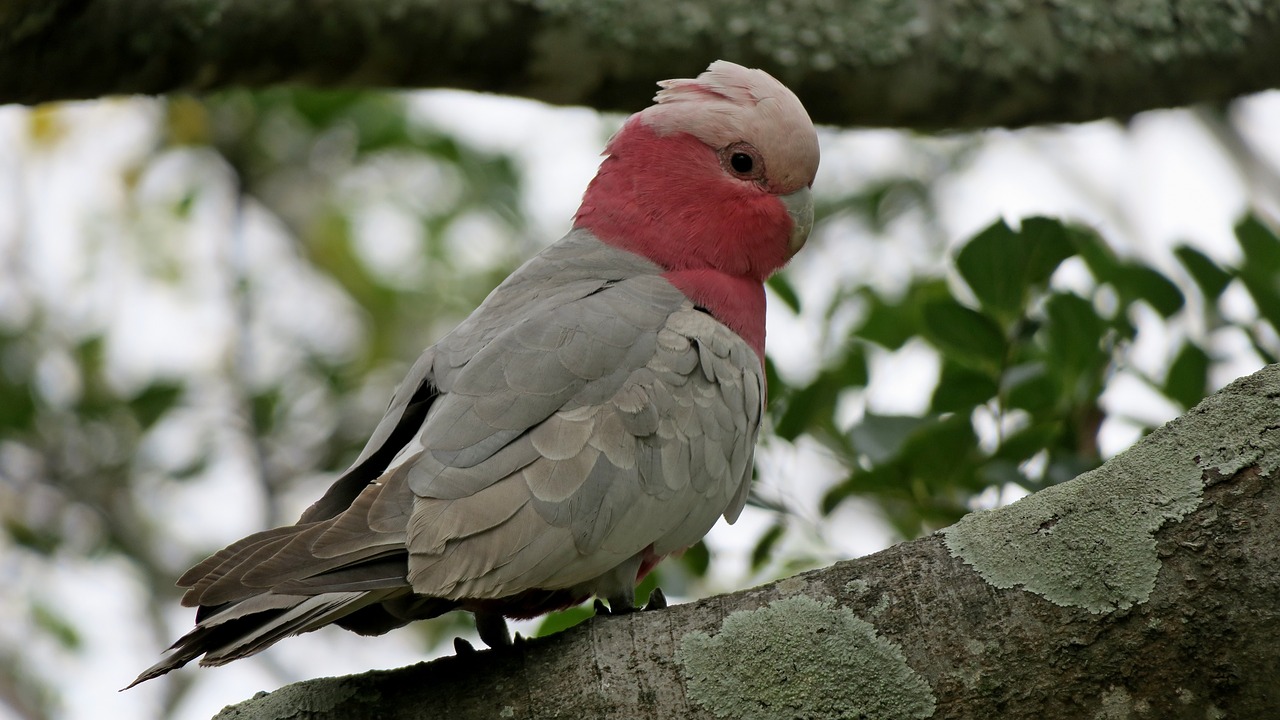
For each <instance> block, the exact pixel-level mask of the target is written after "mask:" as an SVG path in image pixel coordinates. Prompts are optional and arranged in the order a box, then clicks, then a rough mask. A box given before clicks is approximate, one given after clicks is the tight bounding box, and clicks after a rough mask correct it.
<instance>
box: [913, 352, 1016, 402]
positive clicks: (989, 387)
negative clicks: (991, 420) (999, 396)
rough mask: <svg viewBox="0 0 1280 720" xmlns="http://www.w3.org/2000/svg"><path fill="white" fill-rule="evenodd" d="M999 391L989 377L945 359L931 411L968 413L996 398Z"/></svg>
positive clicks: (934, 392)
mask: <svg viewBox="0 0 1280 720" xmlns="http://www.w3.org/2000/svg"><path fill="white" fill-rule="evenodd" d="M998 390H999V387H998V386H997V385H996V382H995V380H992V379H991V377H990V376H989V375H987V374H985V373H980V372H977V371H976V370H970V369H969V368H967V367H965V366H964V365H961V364H959V363H956V362H952V361H951V360H948V359H946V358H944V359H943V361H942V371H941V372H940V373H939V376H938V386H937V387H936V388H934V389H933V399H932V400H931V401H930V404H929V409H930V410H931V411H932V412H935V413H943V412H967V411H969V410H971V409H972V408H974V407H976V406H978V405H982V404H983V403H986V402H987V401H988V400H990V399H991V398H993V397H995V396H996V393H997V391H998Z"/></svg>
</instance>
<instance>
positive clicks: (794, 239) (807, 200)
mask: <svg viewBox="0 0 1280 720" xmlns="http://www.w3.org/2000/svg"><path fill="white" fill-rule="evenodd" d="M778 199H779V200H781V201H782V204H783V205H785V206H786V208H787V213H788V214H789V215H791V239H790V240H788V241H787V248H788V250H789V251H790V252H789V253H788V254H787V257H791V256H792V255H795V254H796V253H798V252H800V248H802V247H804V242H805V241H806V240H808V239H809V231H810V230H812V229H813V196H812V195H811V194H810V193H809V188H807V187H802V188H800V189H799V190H796V191H795V192H793V193H789V194H787V195H779V196H778Z"/></svg>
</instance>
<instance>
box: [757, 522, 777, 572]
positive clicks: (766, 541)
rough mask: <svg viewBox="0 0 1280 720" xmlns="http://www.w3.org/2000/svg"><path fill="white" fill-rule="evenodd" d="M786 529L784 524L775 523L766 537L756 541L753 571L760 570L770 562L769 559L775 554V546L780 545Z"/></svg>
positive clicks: (765, 534) (767, 531)
mask: <svg viewBox="0 0 1280 720" xmlns="http://www.w3.org/2000/svg"><path fill="white" fill-rule="evenodd" d="M785 530H786V528H785V527H784V526H783V525H782V523H774V524H773V525H772V526H770V527H769V529H768V530H765V531H764V535H761V536H760V539H759V540H757V541H756V546H755V547H754V548H752V550H751V569H752V570H759V569H760V568H762V567H764V564H765V563H767V562H769V557H770V556H771V555H772V553H773V546H774V545H777V544H778V541H779V540H781V539H782V534H783V532H784V531H785Z"/></svg>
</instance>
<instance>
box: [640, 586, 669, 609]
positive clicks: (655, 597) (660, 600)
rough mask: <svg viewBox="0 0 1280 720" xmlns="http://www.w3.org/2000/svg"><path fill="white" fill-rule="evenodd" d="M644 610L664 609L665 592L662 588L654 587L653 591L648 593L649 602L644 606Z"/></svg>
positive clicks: (665, 606) (665, 601)
mask: <svg viewBox="0 0 1280 720" xmlns="http://www.w3.org/2000/svg"><path fill="white" fill-rule="evenodd" d="M644 609H645V610H666V609H667V594H666V593H664V592H662V588H660V587H656V588H654V589H653V592H651V593H649V603H648V604H647V605H645V606H644Z"/></svg>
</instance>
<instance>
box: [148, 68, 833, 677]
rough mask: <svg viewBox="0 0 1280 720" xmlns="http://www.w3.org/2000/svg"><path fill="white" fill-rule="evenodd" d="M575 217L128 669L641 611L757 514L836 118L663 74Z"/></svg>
mask: <svg viewBox="0 0 1280 720" xmlns="http://www.w3.org/2000/svg"><path fill="white" fill-rule="evenodd" d="M658 86H659V88H660V89H659V91H658V93H657V95H656V96H655V98H654V103H653V104H652V105H649V106H648V107H646V108H645V109H643V110H641V111H640V112H637V113H635V114H633V115H631V116H630V117H629V118H628V119H627V120H626V121H625V122H624V123H623V125H622V127H621V129H620V130H618V132H617V133H615V134H614V136H613V137H612V138H611V139H610V140H609V142H608V143H607V145H606V147H605V151H604V153H603V155H604V159H603V160H602V161H601V164H600V167H599V169H598V171H597V173H596V175H595V177H594V179H593V180H591V182H590V183H589V184H588V186H587V189H586V191H585V193H584V195H583V199H582V203H581V206H580V207H579V209H578V211H577V213H576V214H575V215H574V218H573V226H572V229H571V230H570V231H569V232H568V234H567V235H565V236H564V237H563V238H562V239H560V240H559V241H558V242H555V243H554V244H551V245H549V246H548V247H546V248H545V249H544V250H543V251H541V252H540V253H538V254H537V255H535V256H533V257H532V258H531V259H529V260H528V261H527V262H526V263H525V264H524V265H522V266H521V267H520V268H519V269H517V270H516V271H515V272H514V273H512V274H511V275H510V276H509V277H508V278H507V279H506V280H505V281H503V282H502V283H501V284H500V285H499V286H498V287H497V288H496V289H495V290H493V292H492V293H491V294H490V295H489V296H488V297H487V298H486V299H485V300H484V301H483V302H482V303H481V304H480V305H479V307H477V308H476V310H475V311H474V312H472V313H471V315H470V316H469V317H467V318H466V319H465V320H464V321H462V323H461V324H459V325H458V326H457V327H456V328H455V329H454V330H453V331H451V332H449V333H448V334H446V335H444V336H443V337H441V338H440V339H439V340H438V341H437V342H436V343H435V344H434V345H432V346H430V347H428V348H427V349H426V350H425V351H424V352H423V354H422V355H421V356H420V357H419V358H418V359H417V361H416V362H415V363H414V364H413V366H412V367H411V369H410V370H409V372H408V374H407V376H406V377H405V379H404V380H403V382H402V383H401V384H400V385H399V386H398V388H397V389H396V391H395V393H394V394H393V396H392V398H391V401H390V404H389V407H388V409H387V411H386V414H385V415H384V417H383V418H382V419H381V421H380V422H379V423H378V424H377V426H376V427H375V428H374V430H373V433H372V436H371V437H370V439H369V441H368V443H367V444H366V445H365V447H364V449H363V451H362V452H361V453H360V455H359V456H358V457H357V458H356V460H355V462H354V463H353V464H352V465H351V466H350V468H349V469H347V470H346V471H345V472H344V473H343V474H342V475H341V476H339V477H338V478H337V480H336V481H334V483H333V484H332V486H330V487H329V488H328V490H327V491H326V492H325V493H324V494H323V495H322V496H321V497H320V499H319V500H317V501H316V502H315V503H314V504H312V505H311V506H310V507H308V508H307V509H306V511H305V512H303V514H302V516H301V517H300V518H299V520H298V522H297V523H295V524H293V525H288V526H284V527H278V528H274V529H269V530H265V531H262V532H258V533H255V534H252V535H249V536H248V537H245V538H244V539H242V540H239V541H237V542H235V543H232V544H231V545H229V546H228V547H226V548H224V549H222V550H219V551H218V552H216V553H214V554H213V555H212V556H210V557H209V558H207V559H205V560H204V561H203V562H200V563H199V564H198V565H196V566H195V567H193V568H191V569H190V570H189V571H187V572H186V573H185V574H184V575H182V577H181V578H180V579H179V580H178V585H179V586H180V587H183V588H186V592H185V595H184V596H183V598H182V603H183V605H185V606H189V607H194V608H196V615H195V627H194V628H192V629H191V630H190V632H187V633H186V634H185V635H183V636H182V637H180V638H179V639H178V640H177V641H176V642H175V643H174V644H173V645H172V646H171V647H170V648H169V649H168V651H167V652H165V653H164V654H163V656H162V657H161V659H160V660H159V661H158V662H157V663H156V664H155V665H153V666H151V667H150V668H148V669H147V670H144V671H143V672H142V673H141V674H140V675H139V676H138V677H137V679H135V680H134V681H133V683H131V684H130V685H129V687H133V686H134V685H137V684H138V683H140V682H143V681H145V680H149V679H152V678H155V677H159V676H161V675H164V674H165V673H168V672H170V671H171V670H174V669H176V668H179V667H182V666H183V665H185V664H187V663H188V662H190V661H191V660H193V659H195V658H197V657H200V658H201V660H200V664H201V665H204V666H217V665H223V664H225V663H228V662H231V661H233V660H236V659H239V658H244V657H247V656H250V655H254V654H256V653H258V652H261V651H262V650H264V649H266V648H267V647H269V646H271V645H273V644H275V643H276V642H278V641H280V640H282V639H284V638H286V637H289V636H292V635H297V634H300V633H304V632H309V631H312V630H315V629H318V628H320V627H323V626H325V625H329V624H334V625H337V626H339V627H342V628H345V629H347V630H352V631H354V632H357V633H360V634H364V635H376V634H381V633H385V632H388V631H390V630H392V629H394V628H398V627H401V626H403V625H406V624H408V623H409V622H411V621H413V620H417V619H425V618H431V617H436V616H439V615H442V614H444V613H447V612H450V611H454V610H462V611H469V612H471V613H474V615H475V621H476V628H477V631H478V633H479V635H480V638H481V640H482V641H484V642H485V643H486V644H487V645H489V646H491V647H500V646H502V645H504V644H508V643H510V635H509V633H508V630H507V626H506V621H505V619H506V618H531V617H537V616H539V615H542V614H545V613H548V612H552V611H555V610H559V609H563V608H567V607H572V606H575V605H578V604H580V603H582V602H585V601H587V600H589V599H591V598H592V597H595V598H597V600H596V606H597V608H598V609H603V605H602V604H601V603H600V600H599V599H601V598H603V599H604V600H607V601H608V603H609V608H608V611H609V612H613V613H619V614H620V613H626V612H630V611H632V610H634V609H635V607H634V602H633V598H634V593H635V588H636V586H637V584H638V583H639V582H640V580H641V579H643V577H644V576H645V575H646V574H647V573H648V572H650V571H651V570H652V569H653V567H654V566H655V565H657V563H659V562H660V561H661V560H662V559H663V558H665V557H667V556H669V555H672V554H675V553H679V552H682V551H683V550H684V549H686V548H688V547H690V546H691V545H693V544H695V543H697V542H698V541H699V540H700V539H701V538H702V537H703V536H704V535H705V534H706V533H707V532H708V531H709V530H710V529H711V527H712V526H713V525H714V524H715V523H716V522H717V521H718V519H719V518H720V517H723V518H725V520H726V521H728V522H730V523H732V522H734V520H736V519H737V517H738V515H739V513H740V512H741V510H742V508H743V505H744V503H745V502H746V498H747V493H748V490H749V486H750V483H751V478H752V463H753V460H752V458H753V452H754V448H755V443H756V439H757V436H758V434H759V431H760V424H761V418H762V415H763V413H764V407H765V401H766V394H767V389H766V386H765V375H764V369H763V368H764V343H765V322H764V320H765V289H764V283H765V281H766V280H767V279H768V278H769V277H770V275H772V274H773V273H774V272H775V271H777V270H778V269H779V268H781V267H782V266H783V265H785V264H786V263H787V262H788V261H789V260H790V259H791V257H792V256H793V255H795V253H796V252H797V251H799V250H800V249H801V247H802V246H803V245H804V244H805V242H806V240H807V238H808V236H809V233H810V230H811V228H812V225H813V201H812V196H811V188H812V185H813V181H814V176H815V174H816V172H817V169H818V162H819V146H818V138H817V133H816V131H815V129H814V126H813V123H812V121H811V120H810V118H809V115H808V113H807V112H806V110H805V108H804V106H803V105H802V104H801V102H800V100H799V99H798V98H797V97H796V95H795V94H794V93H793V92H792V91H791V90H789V89H788V88H787V87H786V86H785V85H783V84H782V83H781V82H779V81H778V80H776V79H775V78H773V77H772V76H771V75H769V74H768V73H766V72H764V71H763V70H759V69H751V68H746V67H743V66H741V65H737V64H735V63H732V62H728V61H724V60H718V61H716V62H713V63H711V64H710V65H709V66H708V68H707V69H706V70H705V71H704V72H702V73H700V74H698V75H697V76H696V77H694V78H691V79H676V80H666V81H662V82H659V83H658Z"/></svg>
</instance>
